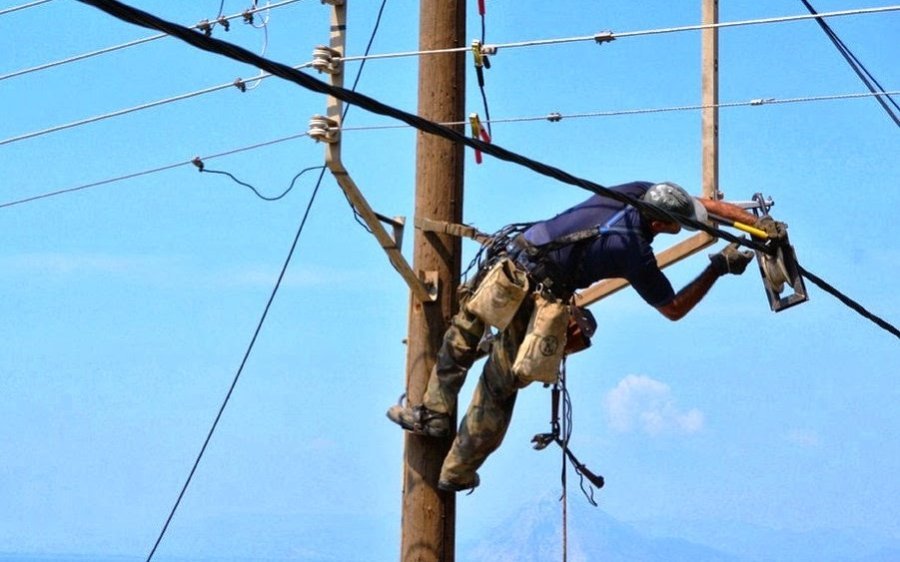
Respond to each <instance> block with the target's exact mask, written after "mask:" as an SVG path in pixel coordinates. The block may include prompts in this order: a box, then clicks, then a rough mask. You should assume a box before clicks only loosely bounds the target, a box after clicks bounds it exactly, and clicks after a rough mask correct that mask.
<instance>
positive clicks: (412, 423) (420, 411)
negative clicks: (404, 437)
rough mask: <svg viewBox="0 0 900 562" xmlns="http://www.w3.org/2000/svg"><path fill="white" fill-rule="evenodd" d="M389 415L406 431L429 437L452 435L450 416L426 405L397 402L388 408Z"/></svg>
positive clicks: (389, 417)
mask: <svg viewBox="0 0 900 562" xmlns="http://www.w3.org/2000/svg"><path fill="white" fill-rule="evenodd" d="M387 417H388V419H390V420H391V421H392V422H394V423H395V424H397V425H399V426H400V427H402V428H403V429H405V430H406V431H411V432H412V433H415V434H416V435H427V436H428V437H447V436H448V435H450V416H448V415H447V414H442V413H440V412H434V411H432V410H429V409H428V408H426V407H425V406H422V405H419V406H413V407H409V406H406V405H403V404H395V405H393V406H391V407H390V408H388V411H387Z"/></svg>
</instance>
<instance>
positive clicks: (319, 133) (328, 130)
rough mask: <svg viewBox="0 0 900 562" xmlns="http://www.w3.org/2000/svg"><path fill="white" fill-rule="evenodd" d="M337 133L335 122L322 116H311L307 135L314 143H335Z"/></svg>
mask: <svg viewBox="0 0 900 562" xmlns="http://www.w3.org/2000/svg"><path fill="white" fill-rule="evenodd" d="M337 133H338V129H337V122H335V120H334V119H329V118H328V117H325V116H324V115H313V116H312V117H311V118H310V120H309V130H308V131H307V134H308V135H309V136H310V138H312V139H313V140H315V141H316V142H319V141H322V142H328V143H332V142H336V141H337Z"/></svg>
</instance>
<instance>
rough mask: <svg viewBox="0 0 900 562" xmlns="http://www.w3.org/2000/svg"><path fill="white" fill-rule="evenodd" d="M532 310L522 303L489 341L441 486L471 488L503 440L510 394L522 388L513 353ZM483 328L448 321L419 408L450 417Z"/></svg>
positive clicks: (466, 319)
mask: <svg viewBox="0 0 900 562" xmlns="http://www.w3.org/2000/svg"><path fill="white" fill-rule="evenodd" d="M532 309H533V304H532V301H531V299H529V298H526V299H525V301H524V302H523V303H522V306H521V307H520V308H519V310H518V312H517V313H516V315H515V317H514V318H513V320H512V322H510V324H509V326H507V328H506V329H505V330H503V331H502V332H500V333H499V334H498V336H497V337H496V338H495V339H494V341H493V345H492V346H491V352H490V355H489V356H488V358H487V361H486V362H485V365H484V369H483V370H482V373H481V377H480V378H479V379H478V385H477V386H476V388H475V392H474V394H473V396H472V401H471V402H470V403H469V408H468V411H467V412H466V415H465V416H464V417H463V419H462V421H461V422H460V425H459V431H458V432H457V434H456V438H455V440H454V441H453V446H452V447H451V449H450V452H449V453H448V454H447V457H446V458H445V459H444V464H443V467H442V468H441V476H440V479H441V480H447V481H449V482H454V483H457V484H467V483H471V482H472V480H473V479H474V478H475V471H476V470H478V468H479V467H480V466H481V465H482V463H484V461H485V459H487V457H488V455H490V454H491V453H492V452H494V450H496V449H497V447H499V446H500V443H501V442H502V441H503V437H504V436H505V435H506V430H507V428H508V427H509V422H510V420H511V419H512V412H513V407H514V406H515V403H516V394H517V393H518V390H519V389H520V388H523V387H524V386H526V385H527V384H528V382H525V381H522V380H519V379H517V378H516V377H515V376H513V374H512V366H513V362H514V361H515V359H516V353H517V352H518V349H519V346H520V345H521V343H522V340H523V338H524V337H525V331H526V330H527V328H528V320H529V317H530V316H531V311H532ZM483 334H484V323H483V322H482V321H481V320H479V319H478V318H477V317H475V316H474V315H472V314H470V313H468V312H467V311H466V310H465V306H462V307H461V310H460V311H459V312H458V313H457V314H456V315H455V316H454V317H453V319H452V320H451V323H450V328H448V329H447V332H446V333H445V334H444V340H443V343H442V345H441V348H440V350H439V351H438V354H437V362H436V363H435V366H434V368H433V369H432V371H431V375H430V377H429V379H428V387H427V388H426V390H425V397H424V401H423V403H424V405H425V407H427V408H428V409H429V410H433V411H436V412H442V413H452V412H453V411H454V410H455V408H456V404H457V395H458V394H459V390H460V388H462V385H463V383H464V382H465V379H466V374H467V373H468V371H469V369H470V368H471V367H472V364H473V363H474V362H475V360H476V359H477V358H478V357H479V352H478V342H479V341H480V340H481V337H482V335H483Z"/></svg>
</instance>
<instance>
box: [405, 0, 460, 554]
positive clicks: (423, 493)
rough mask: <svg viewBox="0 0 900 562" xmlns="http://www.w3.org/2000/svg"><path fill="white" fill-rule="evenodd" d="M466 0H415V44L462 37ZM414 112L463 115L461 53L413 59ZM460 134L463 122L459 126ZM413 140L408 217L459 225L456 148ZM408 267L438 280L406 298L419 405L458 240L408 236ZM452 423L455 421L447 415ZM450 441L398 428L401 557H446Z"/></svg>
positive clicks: (455, 118) (411, 376)
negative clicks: (442, 477) (434, 290)
mask: <svg viewBox="0 0 900 562" xmlns="http://www.w3.org/2000/svg"><path fill="white" fill-rule="evenodd" d="M465 4H466V0H440V1H437V0H422V1H421V2H420V7H419V49H420V50H423V51H426V50H433V49H446V48H453V47H460V46H463V45H465V44H466V42H465V19H466V18H465V16H466V9H465ZM418 112H419V115H421V116H422V117H424V118H425V119H429V120H431V121H436V122H439V123H447V122H462V121H464V115H465V52H457V53H444V54H438V55H428V56H423V57H420V58H419V109H418ZM459 128H460V132H464V130H465V128H464V127H463V126H462V125H460V126H459ZM417 135H418V136H417V143H416V204H415V217H416V219H434V220H439V221H449V222H454V223H459V222H461V221H462V207H463V189H462V183H463V157H464V151H463V146H462V145H459V144H456V143H453V142H451V141H449V140H445V139H441V138H438V137H436V136H433V135H428V134H425V133H422V132H421V131H419V132H418V133H417ZM413 244H414V249H413V269H414V270H415V271H416V272H418V274H419V275H420V277H422V278H423V279H424V278H429V279H431V280H432V282H433V281H434V279H435V277H436V279H437V283H438V289H439V293H438V298H437V300H436V301H434V302H422V301H421V300H419V299H416V298H414V297H412V298H411V299H410V307H409V335H408V338H407V342H408V347H407V358H406V361H407V364H406V378H407V400H408V401H409V403H410V404H418V403H421V401H422V397H423V395H424V393H425V387H426V384H427V381H428V375H429V373H430V372H431V368H432V366H433V365H434V363H435V357H436V354H437V350H438V348H439V347H440V345H441V340H442V338H443V333H444V330H445V329H446V327H447V324H448V321H449V319H450V316H451V315H452V314H453V313H454V312H455V311H456V307H457V305H458V303H457V299H456V285H457V280H458V279H459V275H460V266H461V255H460V254H461V252H460V247H461V241H460V239H459V238H456V237H451V236H448V235H444V234H442V235H438V234H436V233H433V232H428V233H426V232H423V231H422V230H420V229H416V231H415V235H414V241H413ZM454 422H455V420H454ZM450 443H451V440H450V439H449V438H448V439H443V440H439V439H434V438H431V437H421V436H417V435H413V434H409V433H407V434H406V437H405V446H404V459H403V520H402V524H401V527H402V537H401V544H400V559H401V560H402V561H403V562H453V560H454V559H455V555H456V552H455V548H456V545H455V542H456V497H455V495H454V494H453V493H448V492H441V491H439V490H438V489H437V481H438V475H439V474H440V469H441V464H442V462H443V459H444V456H445V455H446V454H447V452H448V451H449V449H450Z"/></svg>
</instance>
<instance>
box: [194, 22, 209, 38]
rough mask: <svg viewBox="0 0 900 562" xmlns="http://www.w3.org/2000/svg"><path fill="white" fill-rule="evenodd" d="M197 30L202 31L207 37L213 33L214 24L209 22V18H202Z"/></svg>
mask: <svg viewBox="0 0 900 562" xmlns="http://www.w3.org/2000/svg"><path fill="white" fill-rule="evenodd" d="M197 31H202V32H203V34H204V35H206V36H207V37H209V36H210V35H212V26H211V25H210V24H209V20H200V23H198V24H197Z"/></svg>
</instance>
